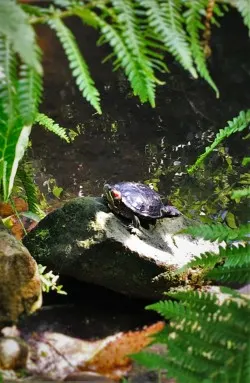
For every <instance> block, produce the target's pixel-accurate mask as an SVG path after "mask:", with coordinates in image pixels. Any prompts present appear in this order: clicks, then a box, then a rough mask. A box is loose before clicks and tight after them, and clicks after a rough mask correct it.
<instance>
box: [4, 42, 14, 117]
mask: <svg viewBox="0 0 250 383" xmlns="http://www.w3.org/2000/svg"><path fill="white" fill-rule="evenodd" d="M16 67H17V62H16V56H15V54H14V51H13V50H12V48H11V44H10V41H9V40H8V39H6V38H4V37H1V36H0V68H1V74H0V79H1V81H0V98H1V99H2V105H3V110H4V112H5V113H6V114H7V115H8V116H9V118H12V117H14V116H15V114H16V82H17V73H16V71H17V68H16Z"/></svg>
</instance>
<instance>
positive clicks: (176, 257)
mask: <svg viewBox="0 0 250 383" xmlns="http://www.w3.org/2000/svg"><path fill="white" fill-rule="evenodd" d="M189 223H190V221H189V220H188V219H187V218H185V217H183V216H181V217H177V218H165V219H162V220H158V221H157V223H156V225H150V227H149V229H145V228H142V230H141V231H140V233H138V235H135V234H131V233H130V232H129V231H128V229H127V227H126V224H125V223H124V222H123V221H122V220H121V219H120V218H118V217H116V216H115V215H114V214H113V213H111V212H110V211H109V209H108V207H107V206H106V204H105V203H104V201H103V199H102V198H91V197H84V198H76V199H74V200H71V201H70V202H68V203H66V204H65V205H64V206H63V207H62V208H59V209H57V210H55V211H54V212H52V213H50V214H49V215H48V216H47V217H45V218H44V219H43V220H42V221H41V222H40V223H39V224H38V226H37V227H36V228H35V229H34V230H32V231H31V232H30V233H29V234H28V235H27V236H26V237H25V239H24V244H25V246H27V248H28V249H29V251H30V252H31V254H32V256H33V257H34V258H35V259H36V260H37V261H38V262H39V263H42V264H43V265H47V266H49V267H50V268H52V269H53V270H54V271H55V272H58V273H59V274H64V275H68V276H72V277H75V278H77V279H79V280H82V281H85V282H92V283H95V284H99V285H102V286H105V287H108V288H110V289H112V290H115V291H118V292H121V293H124V294H129V295H132V296H136V297H144V298H157V299H158V298H161V297H162V293H163V292H164V291H166V290H168V289H169V288H170V287H173V286H178V285H183V284H187V283H189V282H188V279H187V278H186V280H184V279H183V277H179V276H173V270H175V269H177V268H180V267H181V266H183V265H184V264H186V263H187V262H189V261H190V260H191V259H192V257H193V256H194V255H197V254H200V253H201V252H204V251H209V250H210V251H211V250H212V251H217V245H216V244H211V243H210V242H206V241H203V240H197V239H196V240H194V239H192V238H191V237H189V236H184V235H176V236H174V237H173V234H174V233H176V232H177V231H179V230H180V229H182V228H184V227H186V226H187V225H188V224H189ZM160 274H161V275H160ZM159 275H160V276H159Z"/></svg>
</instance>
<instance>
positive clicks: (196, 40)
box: [184, 0, 219, 97]
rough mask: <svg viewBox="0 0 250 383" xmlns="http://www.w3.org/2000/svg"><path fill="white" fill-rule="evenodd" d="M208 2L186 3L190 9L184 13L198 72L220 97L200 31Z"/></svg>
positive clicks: (192, 0) (193, 1) (202, 0)
mask: <svg viewBox="0 0 250 383" xmlns="http://www.w3.org/2000/svg"><path fill="white" fill-rule="evenodd" d="M206 3H207V1H206V0H191V1H187V2H185V4H186V6H187V7H188V9H187V11H186V12H185V13H184V18H185V21H186V26H187V31H188V33H189V36H190V46H191V51H192V53H193V58H194V61H195V64H196V66H197V70H198V72H199V73H200V75H201V77H203V78H204V79H205V80H206V81H207V82H208V84H209V85H210V86H211V87H212V88H213V89H214V91H215V93H216V96H217V97H219V91H218V88H217V86H216V85H215V83H214V81H213V80H212V78H211V76H210V74H209V72H208V69H207V64H206V55H205V52H204V50H203V48H202V46H201V42H200V36H199V31H200V30H201V29H203V24H202V20H201V18H202V11H203V10H204V8H205V7H206Z"/></svg>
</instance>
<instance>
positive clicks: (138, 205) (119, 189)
mask: <svg viewBox="0 0 250 383" xmlns="http://www.w3.org/2000/svg"><path fill="white" fill-rule="evenodd" d="M103 190H104V197H105V198H106V200H107V202H108V206H109V208H110V210H111V211H112V212H113V213H115V214H118V215H120V216H122V217H125V218H127V219H131V220H132V225H129V228H130V229H133V228H136V229H139V228H140V219H142V220H156V219H158V218H164V217H178V216H180V215H181V213H180V211H179V210H178V209H176V208H175V207H174V206H171V205H164V204H163V203H162V200H161V197H160V195H159V194H158V193H157V192H156V191H154V190H153V189H152V188H151V187H150V186H148V185H145V184H142V183H138V182H119V183H116V184H113V185H109V184H105V185H104V188H103Z"/></svg>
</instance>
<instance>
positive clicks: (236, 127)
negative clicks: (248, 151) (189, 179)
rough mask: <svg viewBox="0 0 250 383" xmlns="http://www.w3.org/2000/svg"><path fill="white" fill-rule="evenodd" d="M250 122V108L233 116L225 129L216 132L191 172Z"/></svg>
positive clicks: (190, 169) (191, 168) (189, 170)
mask: <svg viewBox="0 0 250 383" xmlns="http://www.w3.org/2000/svg"><path fill="white" fill-rule="evenodd" d="M249 123H250V109H249V110H247V111H245V112H244V111H241V112H240V113H239V115H238V116H237V117H235V118H233V120H232V121H228V125H227V126H226V127H225V128H224V129H220V130H219V133H217V134H216V137H215V140H214V141H213V143H212V144H211V145H210V146H208V147H207V148H206V149H205V152H204V153H203V154H201V155H200V156H199V157H198V159H197V160H196V162H195V164H194V165H193V166H191V167H190V168H189V169H188V172H189V173H193V172H194V171H195V169H197V167H199V166H200V165H201V164H202V163H203V162H204V160H205V158H206V157H207V156H208V155H209V154H211V153H212V151H213V150H214V149H215V148H216V147H217V146H218V145H219V144H220V143H221V142H222V141H223V140H224V139H225V138H227V137H229V136H231V134H234V133H237V132H241V131H242V130H244V129H246V128H247V127H248V125H249Z"/></svg>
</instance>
